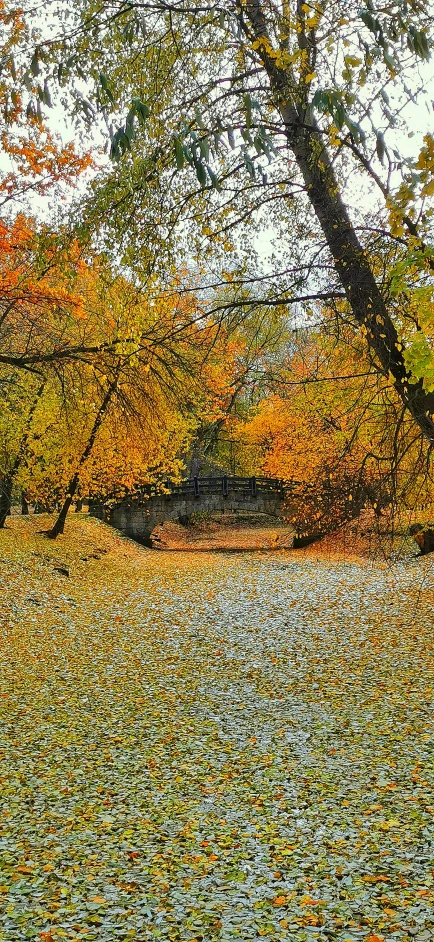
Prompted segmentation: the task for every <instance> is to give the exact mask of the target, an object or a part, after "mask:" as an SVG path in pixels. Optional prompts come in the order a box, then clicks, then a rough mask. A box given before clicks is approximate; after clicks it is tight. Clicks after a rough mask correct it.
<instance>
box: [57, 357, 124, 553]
mask: <svg viewBox="0 0 434 942" xmlns="http://www.w3.org/2000/svg"><path fill="white" fill-rule="evenodd" d="M118 379H119V374H118V372H117V373H116V376H115V379H113V380H112V382H111V383H110V386H109V388H108V390H107V392H106V394H105V396H104V399H103V401H102V403H101V405H100V407H99V409H98V412H97V414H96V416H95V421H94V423H93V427H92V431H91V433H90V436H89V441H88V443H87V445H86V448H85V449H84V451H83V454H82V455H81V458H80V460H79V462H78V467H77V470H76V472H75V474H74V475H73V477H72V478H71V480H70V482H69V487H68V492H67V495H66V498H65V501H64V503H63V506H62V508H61V510H60V513H59V516H58V518H57V520H56V523H55V524H54V526H53V527H52V528H51V530H47V532H46V533H45V536H47V537H48V538H49V539H50V540H55V539H56V537H57V536H59V534H61V533H63V531H64V529H65V521H66V517H67V515H68V510H69V508H70V506H71V504H72V501H73V499H74V495H75V493H76V491H77V488H78V484H79V480H80V471H81V468H82V467H83V465H84V462H85V461H86V460H87V458H88V457H89V455H90V453H91V451H92V448H93V446H94V443H95V439H96V436H97V434H98V431H99V429H100V427H101V425H102V423H103V421H104V415H105V412H106V410H107V407H108V405H109V403H110V400H111V398H112V396H113V393H114V392H115V389H116V386H117V384H118Z"/></svg>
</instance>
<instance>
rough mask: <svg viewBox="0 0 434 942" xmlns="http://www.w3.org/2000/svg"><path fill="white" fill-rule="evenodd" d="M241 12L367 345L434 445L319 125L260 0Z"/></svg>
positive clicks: (418, 389) (422, 399) (428, 406)
mask: <svg viewBox="0 0 434 942" xmlns="http://www.w3.org/2000/svg"><path fill="white" fill-rule="evenodd" d="M245 11H246V16H247V19H248V21H249V26H248V27H246V23H245V22H244V21H243V20H241V23H242V25H243V28H244V31H245V32H246V33H247V35H248V36H249V39H250V40H252V39H256V41H257V43H258V47H260V49H261V58H262V62H263V66H264V68H265V70H266V72H267V75H268V79H269V82H270V86H271V90H272V93H273V96H274V100H275V105H276V107H277V109H278V110H279V113H280V115H281V117H282V121H283V123H284V127H285V134H286V138H287V141H288V145H289V147H290V149H291V150H292V153H293V155H294V157H295V160H296V162H297V165H298V168H299V170H300V172H301V174H302V177H303V180H304V182H305V185H306V190H307V195H308V198H309V200H310V202H311V205H312V207H313V209H314V211H315V214H316V217H317V219H318V221H319V223H320V226H321V229H322V231H323V233H324V236H325V239H326V242H327V245H328V248H329V250H330V253H331V255H332V258H333V260H334V264H335V268H336V271H337V273H338V275H339V278H340V281H341V283H342V286H343V288H344V290H345V293H346V296H347V299H348V303H349V304H350V307H351V310H352V312H353V315H354V318H355V320H356V322H357V324H359V326H360V327H364V328H365V329H366V334H367V339H368V343H369V345H370V348H371V350H372V351H373V353H374V355H375V356H376V358H377V360H378V361H379V363H380V366H381V369H382V370H383V372H384V374H385V375H390V376H391V377H392V380H393V383H394V386H395V389H396V391H397V393H398V395H399V396H400V398H401V400H402V402H403V403H404V405H405V406H406V408H407V409H408V410H409V412H410V413H411V415H412V416H413V419H414V420H415V422H417V424H418V425H419V427H420V429H421V431H422V432H423V434H424V436H425V437H426V438H427V439H428V441H429V442H431V443H432V444H434V421H433V418H432V413H433V412H434V401H433V396H432V395H431V394H429V393H426V392H425V390H424V388H423V383H422V381H418V382H414V380H412V379H411V377H410V375H409V373H408V370H407V367H406V365H405V360H404V350H403V345H402V344H401V343H400V339H399V337H398V333H397V330H396V328H395V325H394V323H393V321H392V318H391V316H390V314H389V311H388V308H387V305H386V302H385V300H384V297H383V295H382V293H381V291H380V289H379V287H378V285H377V282H376V280H375V277H374V273H373V271H372V268H371V265H370V263H369V259H368V257H367V255H366V253H365V251H364V249H363V247H362V245H361V243H360V241H359V239H358V237H357V233H356V231H355V229H354V226H353V224H352V222H351V220H350V217H349V214H348V211H347V208H346V206H345V204H344V203H343V200H342V197H341V195H340V187H339V183H338V180H337V177H336V174H335V172H334V169H333V166H332V163H331V161H330V158H329V155H328V153H327V151H326V149H325V146H324V144H323V140H322V137H323V135H322V134H321V129H320V128H319V126H318V124H317V123H316V121H315V119H314V117H313V115H312V114H311V112H310V109H309V108H308V107H307V106H306V104H305V103H303V104H300V103H299V102H298V101H297V95H298V93H299V92H300V89H299V88H297V87H296V86H295V85H294V78H293V76H292V75H291V72H290V70H285V69H284V68H281V67H279V66H278V65H276V62H275V60H274V59H273V58H272V56H270V55H269V53H268V52H267V48H271V43H270V41H269V36H268V33H267V23H266V19H265V16H264V13H263V9H262V2H261V0H247V3H246V7H245ZM264 37H265V38H266V39H267V40H268V46H267V47H265V46H264V44H263V42H262V41H263V39H264ZM300 97H302V96H301V95H300Z"/></svg>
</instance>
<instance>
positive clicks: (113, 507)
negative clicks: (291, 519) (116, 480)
mask: <svg viewBox="0 0 434 942" xmlns="http://www.w3.org/2000/svg"><path fill="white" fill-rule="evenodd" d="M283 503H284V491H283V486H282V482H281V481H279V480H277V479H275V478H265V477H251V478H242V477H230V476H228V475H222V476H221V477H208V478H199V477H195V478H189V479H188V480H186V481H182V482H181V483H180V484H178V485H174V486H173V487H170V489H168V490H167V493H165V494H145V493H143V492H142V493H140V491H139V492H137V493H135V494H130V495H126V496H125V497H124V498H123V499H122V500H120V501H117V502H116V503H114V504H113V503H112V502H109V501H108V502H107V503H102V502H93V503H91V505H90V508H89V512H90V513H91V514H92V515H93V516H95V517H98V518H99V519H100V520H105V521H106V522H107V523H109V524H111V526H113V527H116V529H118V530H120V531H121V532H122V533H125V534H126V536H130V537H132V538H133V539H134V540H137V542H139V543H144V544H145V545H150V541H151V534H152V532H153V530H154V529H155V527H156V526H158V525H161V524H163V523H166V522H169V521H172V522H177V523H184V524H185V523H187V522H188V520H190V518H191V517H192V515H193V514H194V513H195V512H197V511H198V510H201V511H205V512H207V513H218V512H220V513H224V512H225V511H226V512H227V511H232V512H236V511H249V512H251V513H263V514H267V515H268V516H270V517H278V518H282V517H283Z"/></svg>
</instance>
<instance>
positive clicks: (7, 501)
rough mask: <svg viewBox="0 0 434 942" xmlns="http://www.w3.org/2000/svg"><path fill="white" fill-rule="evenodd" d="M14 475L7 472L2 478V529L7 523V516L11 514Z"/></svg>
mask: <svg viewBox="0 0 434 942" xmlns="http://www.w3.org/2000/svg"><path fill="white" fill-rule="evenodd" d="M12 484H13V480H12V476H11V475H10V474H5V475H4V476H3V477H1V478H0V530H2V529H3V527H4V525H5V523H6V517H8V516H9V514H10V510H11V500H12Z"/></svg>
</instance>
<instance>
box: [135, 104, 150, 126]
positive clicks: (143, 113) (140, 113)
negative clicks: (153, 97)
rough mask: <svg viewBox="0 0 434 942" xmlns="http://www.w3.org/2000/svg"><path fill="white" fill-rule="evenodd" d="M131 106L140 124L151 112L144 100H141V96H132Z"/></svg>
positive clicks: (143, 122)
mask: <svg viewBox="0 0 434 942" xmlns="http://www.w3.org/2000/svg"><path fill="white" fill-rule="evenodd" d="M131 107H132V109H133V110H134V113H135V114H136V115H137V118H138V120H139V122H140V124H145V121H147V119H148V118H149V115H150V114H151V109H150V108H149V106H148V105H147V104H146V102H144V101H142V100H141V98H133V100H132V103H131Z"/></svg>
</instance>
